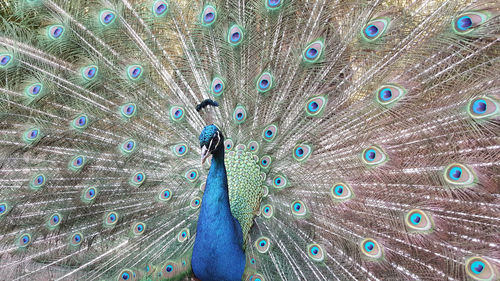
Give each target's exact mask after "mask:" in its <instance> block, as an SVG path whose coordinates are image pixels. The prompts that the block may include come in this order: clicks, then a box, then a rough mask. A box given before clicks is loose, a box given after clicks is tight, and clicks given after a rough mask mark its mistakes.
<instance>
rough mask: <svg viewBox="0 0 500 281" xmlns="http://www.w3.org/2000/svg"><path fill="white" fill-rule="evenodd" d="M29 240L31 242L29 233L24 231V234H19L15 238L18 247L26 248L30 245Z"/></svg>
mask: <svg viewBox="0 0 500 281" xmlns="http://www.w3.org/2000/svg"><path fill="white" fill-rule="evenodd" d="M31 242H32V240H31V234H29V233H24V234H21V236H19V238H18V239H17V246H18V247H19V248H26V247H28V246H29V245H31Z"/></svg>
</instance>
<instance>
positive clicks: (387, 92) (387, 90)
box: [377, 84, 406, 106]
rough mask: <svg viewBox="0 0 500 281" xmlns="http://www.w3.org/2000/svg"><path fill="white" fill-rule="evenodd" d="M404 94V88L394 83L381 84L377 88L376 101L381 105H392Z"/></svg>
mask: <svg viewBox="0 0 500 281" xmlns="http://www.w3.org/2000/svg"><path fill="white" fill-rule="evenodd" d="M405 94H406V89H404V88H403V87H401V86H398V85H394V84H387V85H382V86H381V87H379V89H378V90H377V102H378V103H379V104H381V105H383V106H389V105H392V104H393V103H394V102H396V101H398V100H399V99H400V98H402V97H403V96H404V95H405Z"/></svg>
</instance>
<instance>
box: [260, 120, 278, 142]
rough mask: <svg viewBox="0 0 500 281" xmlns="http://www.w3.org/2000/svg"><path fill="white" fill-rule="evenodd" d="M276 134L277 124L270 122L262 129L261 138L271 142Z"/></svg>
mask: <svg viewBox="0 0 500 281" xmlns="http://www.w3.org/2000/svg"><path fill="white" fill-rule="evenodd" d="M277 135H278V126H276V125H274V124H271V125H268V126H267V127H265V128H264V130H262V139H264V140H265V141H267V142H271V141H273V140H274V138H275V137H276V136H277Z"/></svg>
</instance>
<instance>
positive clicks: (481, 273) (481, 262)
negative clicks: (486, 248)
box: [465, 256, 497, 281]
mask: <svg viewBox="0 0 500 281" xmlns="http://www.w3.org/2000/svg"><path fill="white" fill-rule="evenodd" d="M465 271H466V272H467V275H469V276H470V277H472V278H473V279H474V280H481V281H486V280H488V281H490V280H491V281H492V280H497V272H496V271H495V269H494V267H493V266H492V265H491V264H490V262H489V261H488V260H486V259H485V258H483V257H477V256H476V257H470V258H468V259H467V260H466V261H465Z"/></svg>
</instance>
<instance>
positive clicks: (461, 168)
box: [444, 163, 476, 186]
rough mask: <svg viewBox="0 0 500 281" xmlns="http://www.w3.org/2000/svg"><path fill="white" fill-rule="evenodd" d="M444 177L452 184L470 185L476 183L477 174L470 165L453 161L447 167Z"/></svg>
mask: <svg viewBox="0 0 500 281" xmlns="http://www.w3.org/2000/svg"><path fill="white" fill-rule="evenodd" d="M444 179H445V181H446V182H447V183H450V184H452V185H461V186H468V185H472V184H474V182H475V180H476V175H475V174H474V172H473V171H472V169H470V168H469V167H467V166H465V165H463V164H459V163H453V164H450V165H448V166H447V167H446V168H445V170H444Z"/></svg>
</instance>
